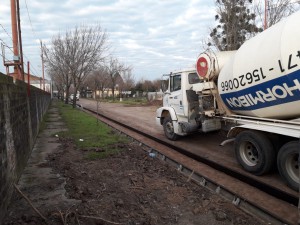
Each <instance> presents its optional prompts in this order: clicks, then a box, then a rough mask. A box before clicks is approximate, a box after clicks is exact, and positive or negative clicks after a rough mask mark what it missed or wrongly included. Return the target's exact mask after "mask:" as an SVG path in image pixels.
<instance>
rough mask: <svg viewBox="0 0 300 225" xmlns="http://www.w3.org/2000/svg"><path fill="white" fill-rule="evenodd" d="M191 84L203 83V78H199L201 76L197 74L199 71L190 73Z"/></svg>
mask: <svg viewBox="0 0 300 225" xmlns="http://www.w3.org/2000/svg"><path fill="white" fill-rule="evenodd" d="M188 78H189V84H197V83H201V80H200V78H199V76H198V75H197V73H189V76H188Z"/></svg>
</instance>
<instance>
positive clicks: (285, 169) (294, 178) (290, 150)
mask: <svg viewBox="0 0 300 225" xmlns="http://www.w3.org/2000/svg"><path fill="white" fill-rule="evenodd" d="M299 148H300V145H299V142H297V141H291V142H288V143H286V144H285V145H283V146H282V147H281V148H280V150H279V152H278V156H277V166H278V171H279V173H280V175H281V177H282V178H283V179H284V180H285V182H286V183H287V185H288V186H289V187H290V188H292V189H293V190H295V191H299V183H300V179H299V151H300V149H299Z"/></svg>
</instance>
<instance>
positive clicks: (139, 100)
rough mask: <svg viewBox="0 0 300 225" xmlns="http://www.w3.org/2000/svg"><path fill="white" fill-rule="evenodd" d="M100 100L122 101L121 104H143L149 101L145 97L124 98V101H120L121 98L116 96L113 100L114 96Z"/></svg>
mask: <svg viewBox="0 0 300 225" xmlns="http://www.w3.org/2000/svg"><path fill="white" fill-rule="evenodd" d="M100 102H109V103H121V104H125V105H143V104H147V103H148V101H147V99H146V98H145V97H139V98H131V97H130V98H122V101H120V98H115V100H114V101H113V100H112V98H104V99H100Z"/></svg>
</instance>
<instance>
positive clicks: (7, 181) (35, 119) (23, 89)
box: [0, 73, 51, 224]
mask: <svg viewBox="0 0 300 225" xmlns="http://www.w3.org/2000/svg"><path fill="white" fill-rule="evenodd" d="M50 101H51V96H50V94H49V93H46V92H44V91H42V90H40V89H38V88H35V87H32V86H31V89H30V96H28V94H27V84H26V83H24V82H21V81H17V82H15V83H14V82H13V79H12V77H9V76H5V75H3V74H1V73H0V224H1V221H2V220H3V217H4V214H5V212H6V209H7V206H8V204H9V201H10V198H11V195H12V193H13V190H14V188H13V184H14V183H17V181H18V179H19V177H20V175H21V173H22V171H23V169H24V167H25V166H26V163H27V160H28V158H29V156H30V154H31V150H32V148H33V144H34V142H35V139H36V137H37V134H38V131H39V124H40V122H41V120H42V118H43V115H44V114H45V112H46V111H47V109H48V106H49V104H50Z"/></svg>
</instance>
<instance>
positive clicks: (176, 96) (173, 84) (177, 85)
mask: <svg viewBox="0 0 300 225" xmlns="http://www.w3.org/2000/svg"><path fill="white" fill-rule="evenodd" d="M170 92H171V93H170V95H169V96H168V103H169V106H171V107H173V108H174V110H175V112H176V114H177V115H184V111H183V104H182V90H181V74H174V75H172V76H171V77H170Z"/></svg>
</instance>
